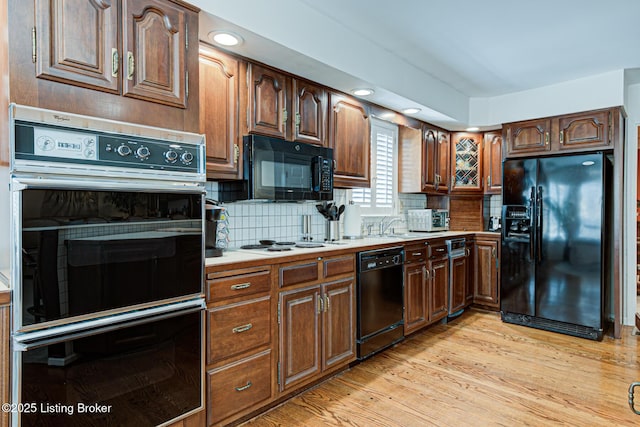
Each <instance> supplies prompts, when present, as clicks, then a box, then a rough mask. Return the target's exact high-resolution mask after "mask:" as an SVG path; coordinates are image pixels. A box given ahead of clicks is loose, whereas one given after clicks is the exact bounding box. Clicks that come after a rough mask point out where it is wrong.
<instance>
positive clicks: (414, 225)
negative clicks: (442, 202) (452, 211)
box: [407, 209, 449, 231]
mask: <svg viewBox="0 0 640 427" xmlns="http://www.w3.org/2000/svg"><path fill="white" fill-rule="evenodd" d="M407 223H408V228H409V231H447V230H449V211H448V210H446V209H410V210H409V212H408V213H407Z"/></svg>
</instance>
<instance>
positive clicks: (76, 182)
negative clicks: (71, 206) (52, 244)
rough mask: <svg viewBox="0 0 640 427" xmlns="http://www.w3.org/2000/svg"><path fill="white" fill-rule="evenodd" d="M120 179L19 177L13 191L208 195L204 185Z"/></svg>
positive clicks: (14, 182)
mask: <svg viewBox="0 0 640 427" xmlns="http://www.w3.org/2000/svg"><path fill="white" fill-rule="evenodd" d="M139 181H140V182H138V180H135V179H118V178H97V177H92V178H91V179H78V177H59V176H46V177H44V178H33V177H30V176H22V175H17V176H15V177H14V179H13V180H12V183H11V185H12V189H13V190H14V191H22V190H25V189H29V188H35V189H38V188H52V187H54V188H61V189H67V188H68V189H74V190H91V191H98V190H105V191H113V190H114V189H117V190H118V191H132V190H138V191H163V192H167V191H170V192H172V193H203V194H204V193H206V190H205V188H204V186H202V184H200V183H197V182H177V181H176V182H173V181H171V182H167V181H157V182H156V181H153V180H152V179H149V178H148V177H147V178H146V179H145V180H144V181H143V180H139Z"/></svg>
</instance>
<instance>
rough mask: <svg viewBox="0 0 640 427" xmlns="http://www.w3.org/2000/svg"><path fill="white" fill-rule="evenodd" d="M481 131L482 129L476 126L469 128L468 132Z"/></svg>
mask: <svg viewBox="0 0 640 427" xmlns="http://www.w3.org/2000/svg"><path fill="white" fill-rule="evenodd" d="M479 130H480V128H479V127H475V126H474V127H470V128H467V132H477V131H479Z"/></svg>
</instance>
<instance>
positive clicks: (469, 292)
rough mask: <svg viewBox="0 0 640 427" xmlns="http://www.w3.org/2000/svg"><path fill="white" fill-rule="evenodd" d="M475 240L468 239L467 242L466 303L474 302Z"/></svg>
mask: <svg viewBox="0 0 640 427" xmlns="http://www.w3.org/2000/svg"><path fill="white" fill-rule="evenodd" d="M475 245H476V244H475V242H474V241H473V240H467V242H466V248H465V251H466V254H465V256H466V257H467V282H466V286H465V297H464V299H465V305H470V304H471V303H473V287H474V284H475V277H476V263H475V257H474V254H475Z"/></svg>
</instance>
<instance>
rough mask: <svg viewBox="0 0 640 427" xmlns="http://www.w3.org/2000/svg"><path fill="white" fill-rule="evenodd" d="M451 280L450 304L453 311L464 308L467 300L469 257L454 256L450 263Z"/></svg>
mask: <svg viewBox="0 0 640 427" xmlns="http://www.w3.org/2000/svg"><path fill="white" fill-rule="evenodd" d="M450 267H451V281H450V283H449V300H450V303H449V305H450V306H451V313H455V312H457V311H460V310H462V309H464V307H465V305H466V302H467V295H466V294H467V275H468V268H467V257H466V255H465V256H463V257H460V258H454V259H453V262H452V263H451V265H450Z"/></svg>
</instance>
